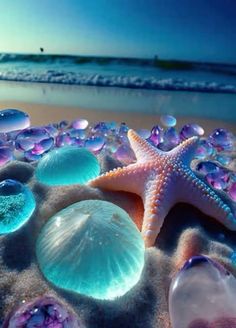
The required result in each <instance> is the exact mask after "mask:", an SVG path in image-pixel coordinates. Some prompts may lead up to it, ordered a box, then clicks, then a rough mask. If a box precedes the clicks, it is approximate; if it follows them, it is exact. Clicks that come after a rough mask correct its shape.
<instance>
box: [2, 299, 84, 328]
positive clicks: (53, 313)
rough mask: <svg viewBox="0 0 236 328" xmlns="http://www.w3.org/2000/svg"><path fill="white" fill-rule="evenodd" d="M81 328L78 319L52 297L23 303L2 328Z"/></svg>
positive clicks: (10, 315)
mask: <svg viewBox="0 0 236 328" xmlns="http://www.w3.org/2000/svg"><path fill="white" fill-rule="evenodd" d="M36 327H37V328H82V327H83V326H82V324H81V322H80V321H79V319H78V318H77V317H76V316H75V315H74V314H73V313H72V312H71V311H70V310H68V309H66V307H65V306H64V305H63V304H61V303H60V302H58V301H57V300H56V299H55V298H53V297H49V296H48V297H47V296H45V297H42V298H38V299H36V300H34V301H32V302H30V303H23V304H22V305H21V306H20V307H19V308H18V309H17V310H16V311H12V312H11V313H10V314H9V315H8V317H7V318H6V320H5V322H4V323H3V328H36Z"/></svg>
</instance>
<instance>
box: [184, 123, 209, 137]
mask: <svg viewBox="0 0 236 328" xmlns="http://www.w3.org/2000/svg"><path fill="white" fill-rule="evenodd" d="M203 134H204V130H203V128H202V127H201V126H200V125H198V124H186V125H184V126H183V128H182V129H181V131H180V137H181V139H188V138H191V137H194V136H202V135H203Z"/></svg>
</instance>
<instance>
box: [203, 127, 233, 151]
mask: <svg viewBox="0 0 236 328" xmlns="http://www.w3.org/2000/svg"><path fill="white" fill-rule="evenodd" d="M208 140H209V142H210V143H211V144H212V145H213V146H214V147H215V148H216V149H217V150H218V151H222V150H232V149H233V142H234V137H233V135H232V133H230V132H228V131H227V130H225V129H216V130H214V131H213V133H212V134H211V135H210V136H209V138H208Z"/></svg>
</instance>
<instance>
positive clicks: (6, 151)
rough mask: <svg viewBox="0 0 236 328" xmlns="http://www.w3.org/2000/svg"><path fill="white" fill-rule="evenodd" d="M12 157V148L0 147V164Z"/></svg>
mask: <svg viewBox="0 0 236 328" xmlns="http://www.w3.org/2000/svg"><path fill="white" fill-rule="evenodd" d="M12 159H13V154H12V150H11V149H10V148H9V147H0V166H3V165H5V164H6V163H7V162H9V161H10V160H12Z"/></svg>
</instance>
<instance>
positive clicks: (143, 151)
mask: <svg viewBox="0 0 236 328" xmlns="http://www.w3.org/2000/svg"><path fill="white" fill-rule="evenodd" d="M128 138H129V142H130V145H131V147H132V149H133V151H134V153H135V156H136V158H137V161H138V162H147V161H153V160H154V158H155V157H156V156H157V155H158V153H159V152H160V153H161V151H159V150H158V149H155V148H154V147H153V146H152V145H150V144H149V143H148V142H147V141H146V140H144V139H143V138H142V137H140V136H139V135H138V134H137V133H136V132H135V131H134V130H132V129H130V130H129V131H128Z"/></svg>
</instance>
